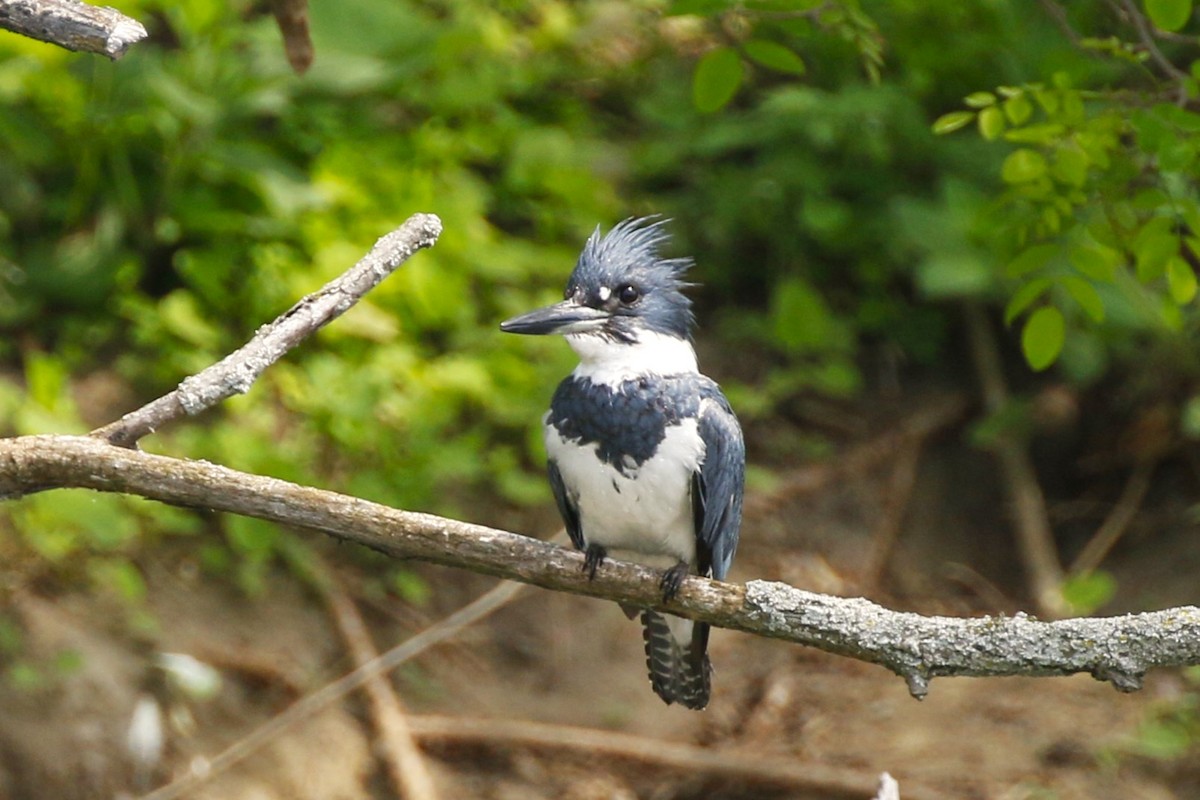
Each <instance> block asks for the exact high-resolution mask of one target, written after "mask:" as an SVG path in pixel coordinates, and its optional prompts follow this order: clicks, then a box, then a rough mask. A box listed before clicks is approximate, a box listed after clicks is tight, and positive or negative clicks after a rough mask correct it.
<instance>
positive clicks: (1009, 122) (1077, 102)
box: [933, 2, 1200, 369]
mask: <svg viewBox="0 0 1200 800" xmlns="http://www.w3.org/2000/svg"><path fill="white" fill-rule="evenodd" d="M1147 10H1148V11H1149V13H1150V14H1151V17H1152V19H1153V20H1154V21H1155V23H1156V24H1158V25H1159V26H1160V27H1163V28H1164V29H1169V30H1177V29H1178V27H1179V26H1181V25H1182V24H1183V23H1184V22H1186V20H1187V18H1188V17H1190V13H1191V4H1190V3H1182V4H1175V3H1169V2H1168V3H1158V4H1155V3H1147ZM1179 15H1182V16H1179ZM1118 41H1119V40H1118ZM1108 52H1110V53H1112V54H1114V57H1119V56H1117V53H1118V52H1126V50H1124V49H1123V48H1120V47H1117V48H1115V49H1114V48H1108ZM1184 88H1185V89H1186V90H1187V91H1192V90H1193V88H1194V87H1193V86H1192V82H1191V81H1190V79H1189V81H1188V82H1187V85H1186V86H1185V87H1184ZM963 103H964V105H966V106H967V107H968V109H975V110H960V111H953V112H950V113H948V114H945V115H943V116H942V117H940V118H938V119H937V120H936V121H935V122H934V123H933V130H934V132H935V133H939V134H944V133H951V132H953V131H956V130H961V129H964V128H966V127H967V126H968V125H969V124H970V123H971V121H972V120H975V121H977V123H978V131H979V134H980V136H981V137H982V138H983V139H985V140H988V141H1003V142H1007V143H1008V144H1009V145H1011V149H1010V150H1009V152H1008V153H1007V155H1006V156H1005V158H1004V160H1003V162H1002V163H1001V166H1000V170H999V177H1000V179H1001V181H1002V182H1003V184H1004V187H1005V188H1004V189H1003V191H1002V193H1001V194H1000V196H999V198H998V202H997V204H996V207H995V212H994V213H995V214H996V216H995V217H994V218H993V220H994V222H993V227H994V230H995V231H996V232H997V233H998V241H999V243H1000V245H1001V246H1002V247H1005V248H1008V249H1009V250H1011V252H1013V253H1014V256H1013V258H1012V259H1011V260H1010V261H1009V263H1008V265H1007V267H1006V268H1005V274H1006V277H1007V278H1008V279H1009V283H1010V286H1011V293H1010V295H1009V300H1008V304H1007V307H1006V310H1005V317H1006V319H1007V320H1008V321H1009V322H1013V321H1015V320H1016V319H1019V318H1021V317H1024V323H1023V327H1022V334H1021V341H1022V348H1023V351H1024V352H1025V355H1026V359H1027V361H1028V362H1029V364H1030V365H1031V366H1032V367H1034V369H1045V368H1046V367H1048V366H1050V365H1051V364H1053V363H1054V362H1055V361H1056V360H1057V359H1058V357H1059V355H1060V354H1061V353H1063V352H1064V350H1063V345H1064V339H1065V337H1066V336H1067V327H1068V325H1070V326H1073V327H1076V328H1084V327H1086V326H1089V325H1101V324H1104V323H1106V322H1111V323H1113V324H1114V325H1115V326H1117V327H1119V328H1121V329H1123V332H1124V333H1125V334H1126V335H1129V334H1133V335H1137V334H1142V335H1160V336H1161V335H1172V334H1174V333H1176V332H1179V331H1181V330H1182V329H1183V328H1184V326H1185V320H1187V319H1190V318H1193V317H1194V315H1195V312H1194V309H1193V308H1192V301H1193V300H1194V298H1195V296H1196V292H1197V279H1196V274H1195V269H1194V267H1193V266H1192V260H1193V259H1194V258H1195V257H1196V256H1195V252H1196V250H1197V247H1198V245H1200V238H1198V227H1197V226H1200V193H1197V192H1196V191H1195V189H1194V188H1193V187H1194V185H1195V178H1196V177H1197V175H1198V174H1200V160H1198V156H1200V140H1198V138H1197V133H1200V115H1198V114H1196V113H1194V112H1192V111H1190V110H1187V109H1185V108H1181V107H1179V106H1177V105H1173V104H1167V103H1161V102H1157V103H1156V102H1153V99H1152V97H1151V96H1150V95H1149V94H1148V93H1147V94H1137V93H1132V94H1125V95H1116V94H1107V95H1106V94H1101V93H1098V92H1095V91H1090V90H1083V89H1077V88H1075V87H1074V85H1073V81H1072V79H1071V78H1070V77H1069V76H1068V75H1067V74H1066V73H1061V72H1060V73H1057V74H1056V75H1055V76H1054V77H1053V80H1052V81H1050V82H1049V83H1046V84H1042V83H1034V84H1026V85H1022V86H1001V87H999V88H998V89H997V90H996V91H995V92H987V91H982V92H974V93H972V94H968V95H967V96H966V97H965V98H964V99H963Z"/></svg>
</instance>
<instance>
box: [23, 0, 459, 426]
mask: <svg viewBox="0 0 1200 800" xmlns="http://www.w3.org/2000/svg"><path fill="white" fill-rule="evenodd" d="M0 2H2V0H0ZM441 233H442V221H441V220H440V219H438V217H437V216H435V215H433V214H414V215H413V216H411V217H409V218H408V220H407V221H406V222H405V223H404V224H403V225H401V226H400V227H399V228H397V229H396V230H394V231H392V232H391V233H389V234H387V235H386V236H384V237H382V238H381V239H380V240H379V241H378V242H376V243H375V246H374V247H373V248H371V252H369V253H367V254H366V255H365V256H363V257H362V260H360V261H359V262H358V263H357V264H355V265H354V266H353V267H351V268H350V269H348V270H347V271H346V272H343V273H342V274H341V275H339V276H338V277H337V278H335V279H334V280H332V281H330V282H329V283H327V284H325V285H324V286H323V287H321V288H320V289H319V290H318V291H316V292H314V293H312V294H310V295H308V296H307V297H305V298H304V299H302V300H301V301H300V302H298V303H296V305H294V306H292V307H291V308H290V309H288V310H287V311H285V312H284V313H283V314H282V315H281V316H280V317H279V318H277V319H276V320H275V321H274V322H272V323H270V324H268V325H264V326H262V327H261V328H259V329H258V332H257V333H256V334H255V335H254V338H253V339H251V340H250V341H249V342H247V343H246V344H245V345H243V346H242V347H241V349H239V350H236V351H234V352H232V353H230V354H229V355H227V356H225V358H223V359H221V360H220V361H218V362H217V363H216V364H213V365H212V366H211V367H208V368H207V369H204V370H202V371H201V372H198V373H196V374H195V375H193V376H191V377H190V378H185V379H184V380H183V382H182V383H180V384H179V387H178V388H176V389H175V390H174V391H173V392H171V393H169V394H166V395H164V396H162V397H160V398H158V399H157V400H155V401H153V402H151V403H148V404H146V405H144V406H142V407H141V408H139V409H138V410H136V411H131V412H130V413H128V414H126V415H125V416H123V417H121V419H119V420H117V421H116V422H114V423H112V424H110V425H105V426H104V427H103V428H100V429H98V430H95V431H92V433H91V435H92V436H94V437H96V438H99V439H104V440H105V441H107V442H108V443H109V444H114V445H118V446H120V447H133V446H134V445H136V444H137V442H138V440H139V439H141V438H142V437H143V436H145V435H147V434H148V433H152V432H153V431H156V430H158V429H159V428H161V427H162V426H163V425H165V424H166V423H168V422H171V421H173V420H176V419H179V418H180V417H183V416H184V415H191V414H199V413H200V412H201V411H204V410H205V409H207V408H211V407H212V406H214V405H216V404H217V403H219V402H221V401H222V400H225V399H226V398H229V397H232V396H233V395H235V394H245V393H246V392H247V391H249V390H250V386H251V385H252V384H253V383H254V381H256V380H258V376H259V375H261V374H262V373H263V371H264V370H265V369H266V368H267V367H269V366H271V365H272V364H274V363H275V362H276V361H278V360H279V359H280V358H281V357H282V356H283V355H284V353H286V352H287V351H288V350H291V349H292V348H293V347H295V346H296V345H298V344H299V343H300V342H302V341H304V339H306V338H307V337H308V336H310V335H312V334H313V333H315V332H316V331H317V330H318V329H320V328H321V327H323V326H324V325H326V324H327V323H329V322H330V321H332V320H334V319H336V318H337V317H339V316H341V315H342V314H343V313H345V312H346V311H347V310H348V309H349V308H350V307H351V306H352V305H354V304H355V303H357V302H358V301H359V300H360V299H361V298H362V296H363V295H365V294H366V293H367V292H369V291H370V290H371V289H373V288H375V287H376V286H377V285H378V284H379V282H380V281H382V280H383V279H384V278H386V277H387V276H388V275H390V274H392V273H393V272H394V271H395V270H396V269H397V268H398V267H399V266H400V265H401V264H403V263H404V262H405V261H407V260H408V259H409V258H410V257H411V256H412V255H413V253H416V252H417V251H418V250H422V249H424V248H426V247H432V246H433V245H434V244H435V243H436V242H437V240H438V236H440V235H441Z"/></svg>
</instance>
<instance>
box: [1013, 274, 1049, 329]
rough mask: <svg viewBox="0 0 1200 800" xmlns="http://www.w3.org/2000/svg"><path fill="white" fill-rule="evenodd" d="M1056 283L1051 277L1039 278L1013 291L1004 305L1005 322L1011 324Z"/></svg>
mask: <svg viewBox="0 0 1200 800" xmlns="http://www.w3.org/2000/svg"><path fill="white" fill-rule="evenodd" d="M1053 285H1054V282H1053V281H1051V280H1050V279H1049V278H1037V279H1035V280H1032V281H1030V282H1029V283H1027V284H1025V285H1024V286H1022V287H1021V288H1020V289H1017V291H1015V292H1013V296H1012V298H1011V299H1009V301H1008V304H1007V305H1006V306H1004V324H1005V325H1011V324H1012V321H1013V320H1014V319H1016V318H1017V317H1019V316H1021V314H1022V313H1023V312H1024V311H1025V309H1027V308H1029V307H1030V306H1031V305H1033V301H1035V300H1037V299H1038V298H1039V297H1041V296H1042V295H1043V294H1044V293H1045V291H1046V290H1047V289H1049V288H1050V287H1051V286H1053Z"/></svg>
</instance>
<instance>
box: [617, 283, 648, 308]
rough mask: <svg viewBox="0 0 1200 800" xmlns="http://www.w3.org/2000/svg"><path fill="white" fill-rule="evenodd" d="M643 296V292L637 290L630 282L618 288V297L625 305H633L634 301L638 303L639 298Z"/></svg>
mask: <svg viewBox="0 0 1200 800" xmlns="http://www.w3.org/2000/svg"><path fill="white" fill-rule="evenodd" d="M641 296H642V294H641V292H639V291H638V290H637V287H636V286H630V285H629V284H628V283H627V284H625V285H624V286H622V287H621V288H619V289H617V299H618V300H620V301H621V303H622V304H623V305H627V306H628V305H632V304H633V303H636V302H637V299H638V298H639V297H641Z"/></svg>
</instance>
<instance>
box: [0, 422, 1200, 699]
mask: <svg viewBox="0 0 1200 800" xmlns="http://www.w3.org/2000/svg"><path fill="white" fill-rule="evenodd" d="M59 487H80V488H86V489H96V490H99V491H105V492H120V493H125V494H132V495H138V496H141V497H147V498H150V499H153V500H159V501H162V502H164V503H171V504H173V505H179V506H187V507H196V508H206V509H214V510H217V511H225V512H229V513H234V514H242V515H245V516H250V517H257V518H259V519H264V520H269V521H272V522H276V523H280V524H283V525H293V526H297V527H302V528H309V529H312V530H317V531H321V532H323V533H326V534H329V535H331V536H334V537H336V538H338V539H342V540H345V541H351V542H357V543H358V544H361V545H364V546H366V547H370V548H372V549H374V550H377V551H379V552H381V553H384V554H386V555H389V556H391V557H394V558H403V559H417V560H421V561H428V562H431V563H435V564H443V565H446V566H451V567H459V568H462V569H468V570H471V571H474V572H479V573H483V574H487V575H494V576H497V577H501V578H507V579H510V580H516V581H521V582H524V583H529V584H533V585H535V586H541V587H543V588H547V589H553V590H556V591H564V592H572V593H575V594H583V595H589V596H592V597H600V598H606V599H610V600H616V601H619V602H621V603H623V604H625V605H632V606H640V607H645V608H655V609H660V610H663V611H669V612H672V613H675V614H680V615H682V616H687V617H691V618H693V619H698V620H703V621H705V622H709V623H711V624H713V625H716V626H719V627H723V628H731V629H734V630H740V631H745V632H747V633H753V634H758V635H761V636H770V637H774V638H778V639H785V640H787V641H791V642H796V643H798V644H805V645H809V646H812V647H816V648H819V649H821V650H825V651H828V652H831V653H837V654H840V655H845V656H850V657H852V658H857V659H860V660H863V661H869V662H873V663H876V664H881V665H883V666H885V667H887V668H888V669H890V670H892V671H893V672H895V673H896V674H897V675H900V676H903V677H904V678H905V679H906V680H907V681H908V686H909V690H910V691H911V692H912V694H913V695H914V696H916V697H922V696H924V694H925V693H926V691H928V687H929V681H930V680H931V679H932V678H935V677H940V676H951V675H964V676H965V675H973V676H985V675H1033V676H1045V675H1069V674H1073V673H1077V672H1086V673H1089V674H1091V675H1092V676H1094V677H1096V678H1098V679H1100V680H1106V681H1109V682H1111V683H1112V684H1113V685H1114V686H1115V687H1116V688H1118V689H1120V690H1122V691H1131V690H1134V689H1137V688H1138V687H1139V686H1140V685H1141V679H1142V676H1143V675H1144V674H1145V673H1146V672H1147V671H1148V670H1149V669H1151V668H1154V667H1168V666H1185V665H1200V608H1195V607H1192V606H1188V607H1182V608H1173V609H1168V610H1165V611H1155V612H1148V613H1143V614H1130V615H1126V616H1121V617H1108V618H1090V619H1069V620H1058V621H1054V622H1042V621H1039V620H1036V619H1033V618H1032V617H1028V616H1023V615H1018V616H1015V617H982V618H971V619H960V618H953V617H927V616H921V615H919V614H912V613H903V612H897V611H892V610H889V609H886V608H883V607H881V606H879V605H876V604H874V603H871V602H868V601H867V600H862V599H849V598H839V597H830V596H827V595H819V594H814V593H812V592H805V591H801V590H799V589H795V588H793V587H791V586H787V585H785V584H780V583H771V582H767V581H751V582H750V583H748V584H746V585H745V586H739V585H736V584H728V583H719V582H716V581H710V580H706V579H703V578H688V579H687V580H686V581H685V582H684V585H683V588H682V589H681V590H680V592H679V594H678V595H677V596H676V598H675V599H674V600H672V601H671V602H670V603H664V602H663V601H662V593H661V590H660V588H659V574H658V573H657V572H656V571H654V570H651V569H647V568H645V567H641V566H638V565H635V564H626V563H622V562H618V561H606V562H605V563H604V565H603V566H602V567H601V569H600V571H599V573H598V574H597V575H596V579H595V580H594V581H593V580H588V578H587V576H586V575H584V574H583V573H582V572H581V571H580V570H581V568H582V566H583V557H582V555H581V554H579V553H577V552H575V551H573V550H568V549H565V548H562V547H559V546H557V545H553V544H550V543H547V542H542V541H539V540H537V539H532V538H529V537H526V536H521V535H518V534H515V533H509V532H507V531H501V530H496V529H494V528H488V527H484V526H482V525H472V524H470V523H467V522H460V521H457V520H452V519H446V518H443V517H437V516H433V515H430V514H421V513H415V512H411V511H401V510H398V509H394V508H389V507H387V506H382V505H379V504H377V503H370V502H367V501H366V500H360V499H357V498H354V497H347V496H345V495H341V494H337V493H335V492H329V491H324V490H321V489H315V488H311V487H306V486H299V485H296V484H294V483H288V482H287V481H282V480H278V479H276V478H268V477H264V476H261V475H249V474H246V473H242V472H236V471H234V470H231V469H227V468H225V467H221V466H218V465H215V464H209V463H207V462H203V461H188V460H184V459H177V458H170V457H167V456H161V455H153V454H149V453H143V452H139V451H136V450H129V449H124V448H119V447H113V446H112V445H110V444H108V443H107V442H106V441H104V440H102V439H99V438H95V437H87V436H24V437H18V438H15V439H0V498H4V497H8V498H13V497H19V496H20V495H22V494H26V493H29V492H33V491H41V490H44V489H48V488H59Z"/></svg>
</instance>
